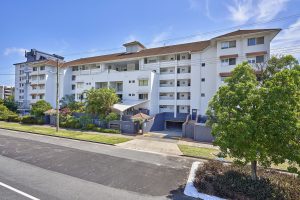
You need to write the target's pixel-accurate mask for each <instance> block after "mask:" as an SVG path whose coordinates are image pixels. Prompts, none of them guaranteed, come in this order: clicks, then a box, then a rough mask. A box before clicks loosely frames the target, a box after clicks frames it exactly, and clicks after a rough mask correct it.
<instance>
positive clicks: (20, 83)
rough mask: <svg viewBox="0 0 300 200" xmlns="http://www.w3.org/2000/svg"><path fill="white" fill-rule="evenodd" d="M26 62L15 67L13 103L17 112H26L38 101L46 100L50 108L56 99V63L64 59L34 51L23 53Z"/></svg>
mask: <svg viewBox="0 0 300 200" xmlns="http://www.w3.org/2000/svg"><path fill="white" fill-rule="evenodd" d="M25 57H26V59H27V61H26V62H22V63H16V64H14V65H15V101H16V102H18V104H19V110H20V111H23V112H25V113H26V112H28V111H29V110H30V106H31V105H32V104H33V103H36V102H37V101H38V100H41V99H43V100H46V101H47V102H49V103H50V104H51V105H52V106H54V105H55V97H56V95H55V94H56V87H55V86H56V63H57V60H58V61H59V62H62V60H63V59H64V58H63V57H61V56H58V55H55V54H48V53H44V52H41V51H38V50H36V49H31V51H29V52H25Z"/></svg>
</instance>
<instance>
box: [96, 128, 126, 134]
mask: <svg viewBox="0 0 300 200" xmlns="http://www.w3.org/2000/svg"><path fill="white" fill-rule="evenodd" d="M93 130H94V131H96V132H100V133H113V134H119V133H120V131H119V130H114V129H106V128H99V127H96V128H94V129H93Z"/></svg>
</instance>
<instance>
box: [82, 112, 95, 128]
mask: <svg viewBox="0 0 300 200" xmlns="http://www.w3.org/2000/svg"><path fill="white" fill-rule="evenodd" d="M79 122H80V125H81V127H82V128H83V129H85V128H86V126H87V125H88V124H92V123H93V120H92V118H91V117H89V116H87V115H83V116H81V117H80V118H79Z"/></svg>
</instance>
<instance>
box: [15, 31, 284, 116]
mask: <svg viewBox="0 0 300 200" xmlns="http://www.w3.org/2000/svg"><path fill="white" fill-rule="evenodd" d="M279 31H280V29H254V30H238V31H234V32H230V33H228V34H225V35H221V36H218V37H215V38H212V39H210V40H206V41H200V42H193V43H185V44H178V45H172V46H164V47H158V48H149V49H147V48H146V47H145V46H144V45H142V44H141V43H140V42H138V41H134V42H130V43H126V44H124V45H123V46H124V47H125V49H126V51H124V52H122V53H115V54H109V55H101V56H95V57H88V58H81V59H77V60H73V61H70V62H66V63H64V66H63V67H61V69H60V70H61V72H60V73H61V74H62V75H61V79H60V80H61V83H60V97H62V96H64V95H73V96H74V97H75V99H76V100H77V101H82V100H83V98H84V92H85V91H86V90H89V89H91V88H104V87H107V88H113V89H115V91H116V93H117V94H118V95H119V97H120V99H121V102H120V103H119V104H118V105H115V106H114V109H115V110H116V111H118V112H120V113H121V114H124V115H131V114H134V113H136V112H141V111H143V112H146V113H148V114H150V115H153V116H154V115H157V114H161V113H168V116H169V119H171V120H173V121H176V120H177V121H182V120H183V119H185V118H186V116H187V115H188V114H191V116H192V118H195V116H198V115H202V116H203V115H205V112H206V109H207V107H208V103H209V100H210V99H211V98H212V97H213V95H214V94H215V92H216V91H217V89H218V88H219V87H220V86H221V85H222V84H224V79H225V78H226V77H228V76H230V72H231V71H232V70H233V68H234V67H235V66H236V65H237V64H239V63H242V62H243V61H248V62H249V63H251V64H255V63H264V62H265V61H267V60H268V58H269V57H270V42H271V41H272V39H273V38H274V37H275V36H276V35H277V34H278V33H279ZM23 64H24V63H22V64H16V74H18V73H19V71H20V70H21V68H20V67H21V66H22V65H23ZM48 67H49V70H51V69H52V68H51V66H48ZM24 71H26V70H24ZM45 71H47V70H45ZM39 72H40V71H37V72H35V73H37V75H40V74H39ZM23 76H24V75H23ZM28 76H29V77H28V78H29V79H26V78H24V79H25V80H31V83H30V84H29V85H30V86H31V87H29V86H28V87H29V88H28V92H27V93H26V94H27V97H26V98H27V99H28V100H29V101H30V103H33V102H34V100H35V99H33V98H32V97H33V95H34V94H36V93H35V92H33V91H32V87H33V76H34V74H32V72H30V74H28ZM45 76H48V80H49V82H48V84H49V85H52V86H53V85H54V84H55V81H54V80H53V78H51V75H50V74H49V73H48V74H45ZM21 77H22V74H20V76H19V75H17V76H16V97H21V96H22V95H21V93H19V90H20V89H21V88H18V87H19V86H21V85H20V83H23V82H22V81H23V79H21ZM46 79H47V78H46ZM44 82H45V81H44ZM37 85H41V83H40V82H38V83H37ZM42 90H43V92H42V94H44V95H45V100H47V101H49V102H50V103H51V104H52V105H53V106H54V103H53V99H52V97H53V96H55V95H54V94H55V92H54V90H53V88H52V87H51V86H49V88H48V87H47V83H45V86H44V88H43V89H42ZM17 91H18V92H17ZM48 93H49V94H51V95H49V98H47V94H48ZM37 94H40V93H37ZM23 96H25V95H23ZM24 98H25V97H24ZM19 99H20V100H23V99H22V98H19ZM23 101H24V100H23ZM170 116H171V117H170ZM162 120H164V119H162Z"/></svg>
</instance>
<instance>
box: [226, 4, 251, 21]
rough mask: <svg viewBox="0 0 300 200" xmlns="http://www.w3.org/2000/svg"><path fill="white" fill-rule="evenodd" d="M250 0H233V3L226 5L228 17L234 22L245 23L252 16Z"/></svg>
mask: <svg viewBox="0 0 300 200" xmlns="http://www.w3.org/2000/svg"><path fill="white" fill-rule="evenodd" d="M252 8H253V5H252V0H248V1H247V0H235V1H234V5H228V6H227V9H228V11H229V13H230V19H231V20H232V21H234V22H236V23H240V24H241V23H245V22H247V21H248V20H249V19H250V18H251V17H253V11H252Z"/></svg>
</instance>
